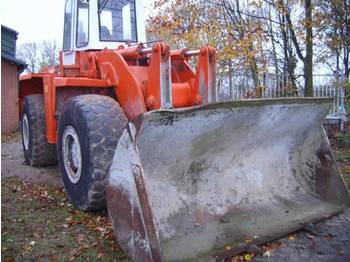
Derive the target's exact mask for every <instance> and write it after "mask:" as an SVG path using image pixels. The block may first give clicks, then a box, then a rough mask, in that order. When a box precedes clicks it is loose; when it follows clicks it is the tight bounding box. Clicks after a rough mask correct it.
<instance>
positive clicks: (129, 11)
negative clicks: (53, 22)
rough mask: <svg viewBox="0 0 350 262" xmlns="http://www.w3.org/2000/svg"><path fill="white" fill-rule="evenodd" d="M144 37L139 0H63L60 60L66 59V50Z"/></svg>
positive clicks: (114, 44)
mask: <svg viewBox="0 0 350 262" xmlns="http://www.w3.org/2000/svg"><path fill="white" fill-rule="evenodd" d="M145 41H146V32H145V23H144V19H143V6H142V2H141V0H66V5H65V15H64V33H63V60H64V62H69V60H70V59H69V56H70V55H69V54H72V53H73V54H72V55H73V56H74V52H72V51H84V50H100V49H104V48H108V49H116V48H117V47H118V46H119V45H120V44H126V43H138V42H145ZM65 58H66V59H65ZM71 62H73V61H71ZM64 64H67V63H64ZM68 64H69V63H68Z"/></svg>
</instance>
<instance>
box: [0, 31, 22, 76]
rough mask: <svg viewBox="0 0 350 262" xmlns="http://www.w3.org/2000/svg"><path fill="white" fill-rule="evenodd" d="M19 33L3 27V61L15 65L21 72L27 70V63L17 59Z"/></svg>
mask: <svg viewBox="0 0 350 262" xmlns="http://www.w3.org/2000/svg"><path fill="white" fill-rule="evenodd" d="M17 35H18V32H17V31H15V30H14V29H11V28H9V27H7V26H4V25H1V59H4V60H6V61H8V62H10V63H12V64H15V65H16V66H17V67H18V68H19V69H20V70H21V69H24V68H26V66H27V65H26V63H24V62H23V61H21V60H19V59H17V58H16V40H17Z"/></svg>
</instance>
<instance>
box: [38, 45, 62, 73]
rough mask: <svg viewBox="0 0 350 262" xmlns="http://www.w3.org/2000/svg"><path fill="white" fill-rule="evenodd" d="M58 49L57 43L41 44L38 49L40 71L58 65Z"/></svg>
mask: <svg viewBox="0 0 350 262" xmlns="http://www.w3.org/2000/svg"><path fill="white" fill-rule="evenodd" d="M58 53H59V49H58V46H57V42H56V41H55V40H53V41H44V42H43V43H42V44H41V48H40V60H39V67H40V70H42V69H44V68H48V67H55V66H57V65H58V64H59V61H58Z"/></svg>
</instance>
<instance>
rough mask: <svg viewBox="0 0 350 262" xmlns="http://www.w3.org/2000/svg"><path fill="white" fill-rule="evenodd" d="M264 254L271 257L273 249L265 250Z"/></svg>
mask: <svg viewBox="0 0 350 262" xmlns="http://www.w3.org/2000/svg"><path fill="white" fill-rule="evenodd" d="M263 256H264V257H267V258H269V257H270V256H271V251H270V250H267V251H266V252H264V254H263Z"/></svg>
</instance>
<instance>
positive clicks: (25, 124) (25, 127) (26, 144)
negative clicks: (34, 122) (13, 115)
mask: <svg viewBox="0 0 350 262" xmlns="http://www.w3.org/2000/svg"><path fill="white" fill-rule="evenodd" d="M22 138H23V145H24V149H25V150H28V148H29V125H28V118H27V115H26V114H24V115H23V119H22Z"/></svg>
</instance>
